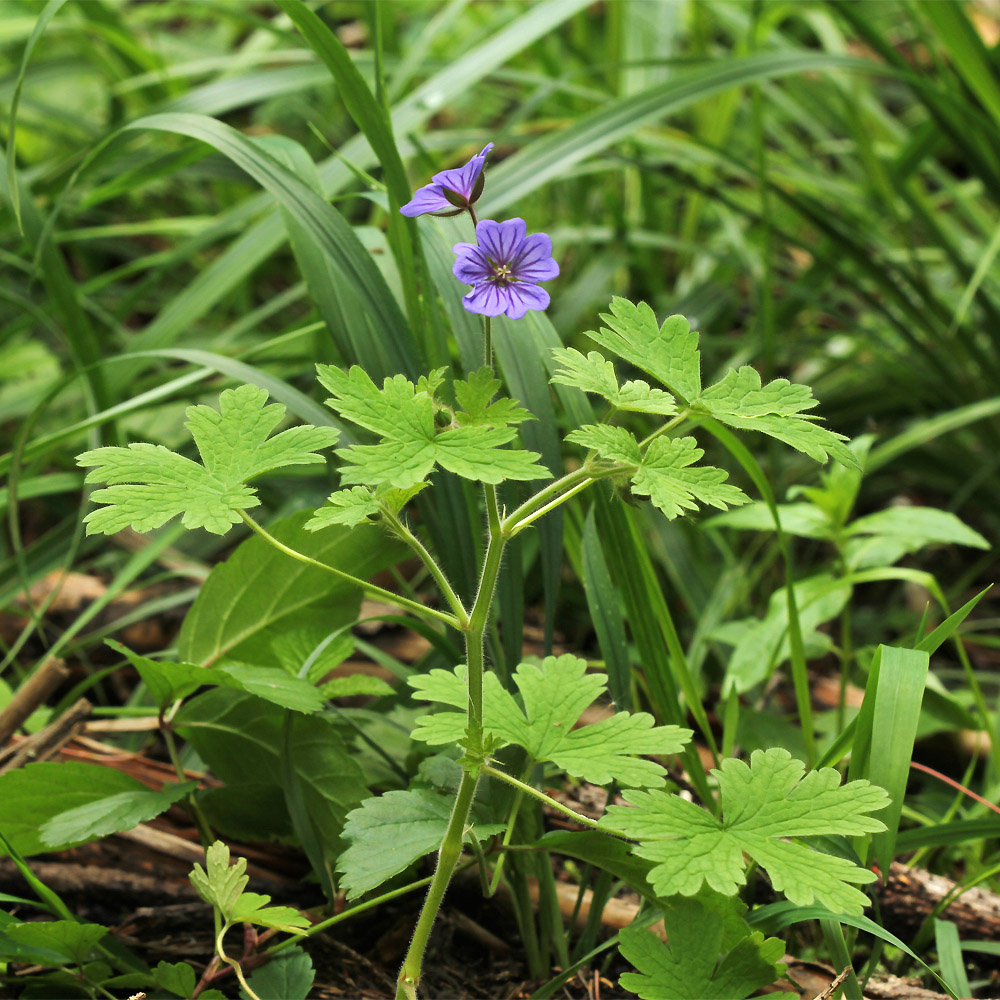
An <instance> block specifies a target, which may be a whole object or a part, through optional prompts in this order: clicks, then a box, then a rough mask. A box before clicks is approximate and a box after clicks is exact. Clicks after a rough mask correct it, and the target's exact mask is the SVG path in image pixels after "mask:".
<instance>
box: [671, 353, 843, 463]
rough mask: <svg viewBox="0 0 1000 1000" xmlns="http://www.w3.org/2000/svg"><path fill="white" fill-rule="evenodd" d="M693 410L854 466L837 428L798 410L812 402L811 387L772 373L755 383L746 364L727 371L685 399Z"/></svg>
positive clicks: (814, 455) (822, 459)
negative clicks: (764, 382) (765, 381)
mask: <svg viewBox="0 0 1000 1000" xmlns="http://www.w3.org/2000/svg"><path fill="white" fill-rule="evenodd" d="M691 403H692V406H693V408H694V409H695V410H696V411H701V412H704V413H708V414H709V415H710V416H713V417H715V419H716V420H718V421H719V422H720V423H723V424H726V425H727V426H728V427H733V428H735V429H736V430H748V431H760V432H761V433H762V434H767V435H769V436H770V437H773V438H777V439H778V440H779V441H783V442H784V443H785V444H787V445H791V447H793V448H795V449H797V450H798V451H801V452H804V453H805V454H806V455H808V456H809V457H810V458H811V459H813V460H814V461H817V462H825V461H826V460H827V458H829V457H830V456H833V457H834V458H836V459H837V461H838V462H840V463H842V464H843V465H848V466H852V467H854V468H860V463H859V461H858V458H857V456H856V455H855V454H854V452H853V451H851V449H850V448H848V447H847V445H846V444H844V442H845V441H846V440H847V439H846V438H845V437H844V435H843V434H836V433H835V432H833V431H829V430H826V428H824V427H820V426H819V425H818V424H817V423H815V422H814V421H816V420H817V419H818V418H817V417H807V416H803V415H802V411H803V410H808V409H812V407H814V406H815V405H816V400H815V399H814V398H813V394H812V390H811V389H810V388H809V387H808V386H806V385H796V384H794V383H792V382H789V381H788V379H784V378H778V379H775V380H774V381H773V382H768V384H767V385H762V384H761V379H760V375H759V373H758V372H757V371H756V369H754V368H751V367H750V366H749V365H743V367H742V368H739V369H733V370H731V371H729V372H728V373H727V374H726V376H725V377H724V378H723V379H722V380H721V381H720V382H717V383H716V384H715V385H713V386H711V387H710V388H708V389H706V390H705V391H704V392H703V393H701V395H700V396H698V397H697V399H694V400H692V401H691Z"/></svg>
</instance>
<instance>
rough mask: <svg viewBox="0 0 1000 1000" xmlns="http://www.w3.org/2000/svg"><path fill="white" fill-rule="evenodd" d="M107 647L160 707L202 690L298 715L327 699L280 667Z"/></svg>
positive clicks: (114, 645) (314, 709)
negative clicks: (177, 659) (208, 663)
mask: <svg viewBox="0 0 1000 1000" xmlns="http://www.w3.org/2000/svg"><path fill="white" fill-rule="evenodd" d="M108 645H109V646H111V648H112V649H115V650H117V651H118V652H119V653H121V654H122V655H123V656H125V657H127V659H128V660H129V662H130V663H131V664H132V666H134V667H135V669H136V670H137V671H138V673H139V676H140V677H141V678H142V679H143V682H144V683H145V685H146V687H147V688H148V690H149V693H150V694H151V695H152V697H153V700H154V701H155V702H156V704H157V707H159V708H163V707H164V706H166V705H169V704H172V703H173V702H174V701H176V700H177V699H178V698H186V697H187V696H188V695H191V694H194V692H195V691H197V690H198V689H199V688H200V687H228V688H234V689H236V690H237V691H246V692H247V693H248V694H252V695H256V696H257V697H258V698H263V699H264V700H265V701H269V702H271V703H272V704H275V705H281V706H283V707H284V708H290V709H292V710H293V711H296V712H306V713H309V712H318V711H319V710H320V709H321V708H322V707H323V705H324V703H325V700H326V699H325V698H324V696H323V695H322V693H321V692H320V691H318V690H317V689H316V688H315V687H314V686H313V685H312V684H310V683H309V681H308V680H306V679H305V678H302V677H293V676H292V675H291V674H289V673H288V672H287V671H286V670H284V669H282V668H281V667H261V666H257V665H256V664H252V663H232V664H229V665H227V666H224V667H199V666H196V665H195V664H193V663H171V662H169V661H167V660H151V659H149V658H148V657H146V656H139V655H138V654H137V653H133V652H132V650H130V649H128V648H126V647H125V646H123V645H122V644H121V643H119V642H115V641H113V640H111V641H109V642H108Z"/></svg>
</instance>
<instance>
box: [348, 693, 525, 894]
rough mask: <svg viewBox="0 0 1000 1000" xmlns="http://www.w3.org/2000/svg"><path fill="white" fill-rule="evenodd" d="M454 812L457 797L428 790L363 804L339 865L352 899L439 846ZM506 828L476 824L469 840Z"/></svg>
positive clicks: (351, 820) (354, 816)
mask: <svg viewBox="0 0 1000 1000" xmlns="http://www.w3.org/2000/svg"><path fill="white" fill-rule="evenodd" d="M491 676H492V675H491ZM450 815H451V799H450V798H449V797H448V796H444V795H439V794H438V793H437V792H433V791H430V790H429V789H424V788H410V789H407V790H406V791H393V792H386V793H385V794H383V795H379V796H377V797H375V798H371V799H366V800H365V801H364V802H362V803H361V805H360V806H359V807H358V808H357V809H355V810H354V811H353V812H351V813H349V814H348V816H347V823H346V824H345V826H344V837H345V838H346V839H348V840H350V841H351V846H350V847H348V849H347V850H346V851H344V853H343V854H342V855H341V856H340V861H339V862H338V863H337V868H338V870H339V871H341V872H342V873H343V878H342V879H341V881H340V885H341V888H343V890H344V892H345V893H346V894H347V898H348V899H357V897H358V896H361V895H362V894H364V893H366V892H368V891H369V890H370V889H374V888H375V887H376V886H379V885H381V884H382V883H383V882H385V881H386V880H387V879H390V878H392V876H393V875H398V874H399V873H400V872H401V871H403V869H404V868H408V867H409V866H410V865H411V864H413V862H414V861H416V860H417V859H418V858H422V857H423V856H424V855H425V854H430V853H431V851H434V850H436V849H437V848H438V847H439V846H440V845H441V839H442V837H444V833H445V830H446V829H447V827H448V818H449V816H450ZM504 829H505V827H504V824H502V823H476V824H475V825H474V826H473V827H472V828H471V829H470V830H468V831H467V832H466V838H468V837H472V836H475V837H478V839H479V840H485V839H486V838H487V837H491V836H493V834H496V833H502V832H503V830H504Z"/></svg>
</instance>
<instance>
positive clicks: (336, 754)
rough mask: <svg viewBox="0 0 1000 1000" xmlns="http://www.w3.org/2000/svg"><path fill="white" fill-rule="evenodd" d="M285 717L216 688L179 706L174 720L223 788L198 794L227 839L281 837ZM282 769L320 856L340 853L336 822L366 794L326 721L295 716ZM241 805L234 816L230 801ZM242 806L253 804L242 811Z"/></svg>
mask: <svg viewBox="0 0 1000 1000" xmlns="http://www.w3.org/2000/svg"><path fill="white" fill-rule="evenodd" d="M285 717H286V712H285V711H283V710H282V709H280V708H278V707H276V706H274V705H270V704H268V703H267V702H265V701H263V700H261V699H259V698H254V697H252V696H250V695H247V694H244V693H242V692H238V691H231V690H227V689H225V688H216V689H214V690H211V691H206V692H205V693H204V694H200V695H198V697H197V698H194V699H192V700H191V701H189V702H187V703H186V704H185V705H184V706H182V707H181V709H180V711H179V712H178V713H177V716H176V718H175V720H174V722H175V725H176V726H177V727H178V729H179V730H180V733H181V735H182V736H183V737H184V739H186V740H187V741H188V742H189V743H190V744H191V745H192V746H193V747H194V749H195V750H196V751H197V753H198V755H199V756H200V757H201V758H202V759H203V760H204V761H205V763H206V764H207V765H208V767H209V768H211V770H212V772H213V773H214V774H215V775H216V776H218V777H219V778H220V779H222V780H223V781H224V782H225V783H226V787H225V788H221V789H212V790H209V791H208V792H205V793H202V796H201V799H200V801H202V802H203V803H204V806H205V809H206V811H207V812H208V813H209V816H210V819H211V822H212V823H213V825H214V826H216V827H218V828H219V829H220V830H223V831H225V832H228V833H230V834H231V835H232V836H239V837H254V836H259V837H261V838H263V839H267V838H269V837H272V836H274V835H275V834H276V833H279V832H280V833H281V834H282V835H284V836H289V835H291V833H292V824H291V819H290V816H289V810H288V805H287V802H286V795H287V793H288V791H289V789H288V782H287V780H286V777H285V773H284V770H283V766H284V765H283V748H284V739H285V733H284V729H285ZM294 722H295V727H294V731H293V735H292V739H291V742H290V744H289V748H288V750H289V753H290V755H291V760H290V766H292V767H293V768H294V770H295V774H296V776H297V779H298V783H299V785H300V786H301V789H302V796H303V799H304V802H305V808H306V810H307V811H308V812H309V814H310V816H311V817H312V819H313V821H314V823H315V825H316V829H317V831H318V832H319V834H320V836H321V838H322V840H323V843H324V846H325V848H326V850H327V852H328V853H329V854H330V855H331V856H332V855H334V854H336V853H337V852H339V851H340V850H341V848H342V846H343V845H342V843H341V841H340V831H341V829H342V827H343V823H344V818H345V816H346V815H347V813H348V812H349V811H350V810H351V809H353V808H354V806H356V805H357V804H358V803H359V802H360V801H361V800H362V799H363V798H364V797H365V796H366V795H367V794H368V790H367V788H366V787H365V782H364V776H363V774H362V773H361V770H360V768H359V767H358V765H357V763H356V762H355V760H354V759H353V757H352V756H351V755H350V754H349V753H348V751H347V748H346V746H345V745H344V742H343V740H342V739H341V737H340V736H339V734H338V733H337V730H336V729H335V728H334V726H333V723H332V722H331V721H330V719H328V718H326V717H325V716H322V715H308V716H307V715H296V716H294ZM240 799H243V800H244V804H243V805H242V807H241V808H240V810H239V811H238V812H236V813H234V811H233V806H234V800H236V801H238V800H240ZM245 802H253V803H255V804H257V803H259V805H258V806H257V807H256V808H254V809H247V808H246V806H245Z"/></svg>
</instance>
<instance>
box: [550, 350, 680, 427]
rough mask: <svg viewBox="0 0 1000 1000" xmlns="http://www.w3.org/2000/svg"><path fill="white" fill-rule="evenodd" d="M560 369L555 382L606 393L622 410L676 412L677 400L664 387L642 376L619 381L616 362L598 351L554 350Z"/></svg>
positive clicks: (597, 392) (604, 394) (662, 413)
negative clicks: (656, 386) (583, 352)
mask: <svg viewBox="0 0 1000 1000" xmlns="http://www.w3.org/2000/svg"><path fill="white" fill-rule="evenodd" d="M552 356H553V359H554V360H555V361H556V363H557V364H559V365H561V366H562V367H561V369H560V370H559V371H557V372H556V373H555V375H553V376H552V378H551V380H550V381H552V382H553V383H555V384H556V385H570V386H575V387H576V388H578V389H582V390H583V391H584V392H591V393H596V394H597V395H599V396H603V397H604V398H605V399H606V400H607V401H608V402H609V403H611V405H612V406H614V407H615V408H616V409H619V410H632V411H635V412H637V413H658V414H660V415H661V416H670V415H672V414H674V413H676V412H677V402H676V400H675V399H674V397H673V396H671V395H670V393H668V392H664V391H663V390H662V389H654V388H651V387H650V386H649V384H648V383H646V382H643V381H641V380H638V379H636V380H632V381H628V382H626V383H625V384H624V385H619V384H618V376H617V375H616V374H615V366H614V365H613V364H612V363H611V362H610V361H607V360H606V359H605V358H604V357H603V355H601V354H598V353H597V351H591V352H590V353H589V354H586V355H584V354H582V353H581V352H580V351H577V350H575V349H574V348H572V347H560V348H557V349H556V350H554V351H553V352H552Z"/></svg>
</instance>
